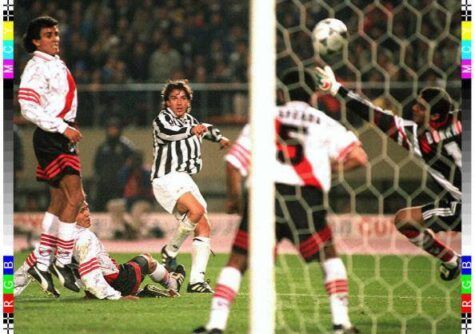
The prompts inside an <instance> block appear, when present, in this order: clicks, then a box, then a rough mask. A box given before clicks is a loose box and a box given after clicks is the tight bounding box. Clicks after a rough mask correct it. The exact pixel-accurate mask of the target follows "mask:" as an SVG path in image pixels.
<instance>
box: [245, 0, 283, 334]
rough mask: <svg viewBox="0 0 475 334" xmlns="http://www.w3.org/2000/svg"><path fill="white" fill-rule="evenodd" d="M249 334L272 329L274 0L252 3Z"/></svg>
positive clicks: (273, 289)
mask: <svg viewBox="0 0 475 334" xmlns="http://www.w3.org/2000/svg"><path fill="white" fill-rule="evenodd" d="M250 25H251V30H250V31H251V48H250V52H251V67H250V83H251V85H250V117H251V136H252V159H251V166H252V170H251V177H250V182H251V183H250V184H251V187H250V197H249V200H250V204H249V205H250V206H249V208H250V230H249V232H250V245H249V246H250V256H249V261H250V263H249V268H250V273H249V274H250V305H251V307H250V313H251V314H250V333H253V334H271V333H274V328H275V304H276V297H275V281H274V245H275V233H274V224H275V221H274V220H275V218H274V183H273V179H272V170H271V166H272V164H271V163H270V162H272V161H273V160H274V159H275V144H274V138H275V130H274V113H273V112H272V109H273V108H274V106H275V95H276V94H275V89H276V79H275V59H276V52H275V49H276V47H275V40H276V38H275V35H276V19H275V0H254V1H251V12H250Z"/></svg>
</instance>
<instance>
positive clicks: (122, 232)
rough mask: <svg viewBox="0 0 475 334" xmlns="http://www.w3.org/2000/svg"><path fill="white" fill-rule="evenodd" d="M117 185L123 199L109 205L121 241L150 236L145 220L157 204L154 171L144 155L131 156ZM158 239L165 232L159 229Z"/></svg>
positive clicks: (121, 171)
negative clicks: (145, 216) (148, 165)
mask: <svg viewBox="0 0 475 334" xmlns="http://www.w3.org/2000/svg"><path fill="white" fill-rule="evenodd" d="M117 183H118V184H119V186H120V187H121V188H122V190H123V197H122V198H121V199H117V200H111V201H109V203H108V204H107V210H108V211H109V212H110V214H111V217H112V221H113V223H114V226H115V227H119V226H120V228H119V229H118V230H116V232H115V237H116V238H117V239H129V240H131V239H137V238H141V237H144V236H146V235H147V231H146V227H145V225H144V221H143V216H144V214H146V213H149V212H150V210H151V208H152V205H153V203H154V197H153V192H152V184H151V183H150V169H148V168H147V167H145V166H144V164H143V154H142V152H135V153H134V154H133V155H131V156H130V157H129V158H128V159H127V161H126V163H125V165H124V166H123V167H122V168H121V169H120V170H119V172H118V174H117ZM153 232H154V237H158V238H160V237H162V236H163V232H162V231H161V230H157V229H155V230H154V231H153Z"/></svg>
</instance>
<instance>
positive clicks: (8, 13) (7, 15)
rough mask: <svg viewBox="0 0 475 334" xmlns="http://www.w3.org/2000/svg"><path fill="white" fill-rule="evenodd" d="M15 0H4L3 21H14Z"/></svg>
mask: <svg viewBox="0 0 475 334" xmlns="http://www.w3.org/2000/svg"><path fill="white" fill-rule="evenodd" d="M13 1H14V0H2V4H3V21H4V22H6V21H13V17H14V15H13Z"/></svg>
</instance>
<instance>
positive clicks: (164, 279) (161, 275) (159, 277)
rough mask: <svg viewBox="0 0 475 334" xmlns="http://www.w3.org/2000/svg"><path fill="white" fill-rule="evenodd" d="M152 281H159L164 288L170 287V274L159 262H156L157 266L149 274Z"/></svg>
mask: <svg viewBox="0 0 475 334" xmlns="http://www.w3.org/2000/svg"><path fill="white" fill-rule="evenodd" d="M149 276H150V278H151V279H152V281H154V282H157V283H160V284H161V285H163V286H164V287H165V288H167V289H168V288H170V274H169V273H168V270H167V269H166V268H165V266H163V265H162V264H161V263H158V262H157V268H155V270H154V271H153V272H152V273H151V274H150V275H149Z"/></svg>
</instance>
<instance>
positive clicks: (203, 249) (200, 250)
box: [190, 237, 211, 284]
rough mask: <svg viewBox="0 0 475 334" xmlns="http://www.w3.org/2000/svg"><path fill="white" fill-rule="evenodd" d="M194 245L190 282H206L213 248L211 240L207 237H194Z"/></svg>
mask: <svg viewBox="0 0 475 334" xmlns="http://www.w3.org/2000/svg"><path fill="white" fill-rule="evenodd" d="M192 246H193V249H192V251H191V273H190V284H193V283H197V282H204V280H205V273H206V266H207V265H208V259H209V254H210V249H211V247H210V240H209V238H206V237H196V238H194V239H193V244H192Z"/></svg>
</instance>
